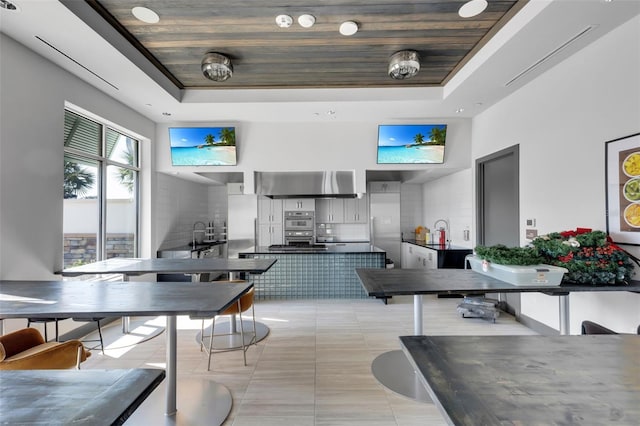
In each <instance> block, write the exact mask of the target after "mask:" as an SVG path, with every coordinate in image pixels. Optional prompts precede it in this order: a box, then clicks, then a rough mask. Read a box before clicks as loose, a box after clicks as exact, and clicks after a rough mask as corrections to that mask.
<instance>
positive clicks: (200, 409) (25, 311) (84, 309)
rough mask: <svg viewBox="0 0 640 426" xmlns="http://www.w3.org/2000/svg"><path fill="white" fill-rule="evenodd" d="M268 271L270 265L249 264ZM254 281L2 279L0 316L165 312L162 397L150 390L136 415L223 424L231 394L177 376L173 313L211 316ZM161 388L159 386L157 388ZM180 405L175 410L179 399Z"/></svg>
mask: <svg viewBox="0 0 640 426" xmlns="http://www.w3.org/2000/svg"><path fill="white" fill-rule="evenodd" d="M247 266H248V268H247V269H250V270H254V271H259V270H260V269H261V268H262V269H265V270H267V269H268V268H269V267H270V264H268V263H267V264H263V265H262V266H261V267H258V266H257V265H253V264H252V266H249V265H247ZM252 287H253V284H252V283H250V282H247V281H244V282H239V283H230V284H228V285H223V286H221V285H215V284H213V283H198V282H196V283H191V282H142V281H136V282H127V281H119V282H113V281H31V280H24V281H9V280H2V281H0V319H7V318H47V317H74V318H93V317H95V316H96V315H99V316H113V317H116V316H136V315H141V316H149V315H166V324H167V325H166V328H167V341H166V372H167V373H166V374H167V380H166V382H165V383H163V386H164V388H165V395H164V410H162V405H163V403H162V396H161V395H159V393H158V392H154V393H153V394H152V395H151V396H150V397H149V398H148V400H147V401H145V402H144V403H143V404H142V406H141V407H140V409H139V410H137V411H136V413H134V417H136V416H142V418H145V419H148V421H149V422H151V424H164V423H165V422H167V423H169V424H193V422H197V421H199V420H198V419H202V418H203V417H202V416H206V418H207V419H208V421H209V423H210V424H221V423H222V422H223V421H224V419H225V418H226V417H227V416H228V414H229V412H230V411H231V405H232V400H231V394H230V392H229V390H228V389H227V388H226V387H225V386H223V385H222V384H219V383H216V382H214V381H212V380H208V379H206V378H199V377H196V378H191V379H187V378H184V379H181V381H180V383H178V380H177V371H176V365H177V326H176V316H177V315H188V316H190V317H191V318H194V319H205V318H212V317H214V316H216V315H219V314H220V313H221V312H224V311H225V310H226V309H227V308H228V307H230V306H231V305H233V304H234V303H237V301H238V299H239V298H240V297H241V296H242V295H244V294H245V293H246V292H247V291H249V289H251V288H252ZM161 387H162V386H161ZM178 399H179V401H180V403H181V405H182V406H183V409H180V410H179V409H178V404H177V401H178Z"/></svg>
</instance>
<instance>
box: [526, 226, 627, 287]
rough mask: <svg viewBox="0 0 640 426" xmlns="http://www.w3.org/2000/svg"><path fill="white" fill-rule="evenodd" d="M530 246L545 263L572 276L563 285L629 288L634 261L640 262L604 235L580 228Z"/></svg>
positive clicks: (564, 278)
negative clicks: (601, 285) (619, 285)
mask: <svg viewBox="0 0 640 426" xmlns="http://www.w3.org/2000/svg"><path fill="white" fill-rule="evenodd" d="M531 246H532V247H533V248H534V249H535V250H536V251H537V254H538V255H539V256H541V257H542V258H543V259H544V263H547V264H550V265H555V266H561V267H563V268H566V269H567V270H568V271H569V272H568V273H567V274H565V275H564V277H563V282H570V283H579V284H612V285H615V284H628V283H629V280H630V279H631V276H632V275H633V273H634V271H633V268H634V267H633V262H632V260H633V261H635V262H636V263H637V262H638V259H636V258H635V257H633V256H631V255H630V254H629V253H627V252H626V251H624V250H623V249H621V248H620V247H618V246H617V245H615V244H614V243H613V242H612V241H611V238H610V237H609V236H608V235H607V234H606V233H605V232H602V231H592V230H591V229H589V228H577V229H576V230H575V231H573V230H571V231H564V232H553V233H550V234H548V235H543V236H540V237H537V238H535V239H534V240H533V241H532V243H531Z"/></svg>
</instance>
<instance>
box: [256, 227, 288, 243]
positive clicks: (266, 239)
mask: <svg viewBox="0 0 640 426" xmlns="http://www.w3.org/2000/svg"><path fill="white" fill-rule="evenodd" d="M283 242H284V237H283V233H282V224H268V223H267V224H265V223H261V224H259V225H258V245H260V246H270V245H272V244H283Z"/></svg>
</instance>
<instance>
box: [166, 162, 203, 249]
mask: <svg viewBox="0 0 640 426" xmlns="http://www.w3.org/2000/svg"><path fill="white" fill-rule="evenodd" d="M154 195H155V200H154V204H155V206H156V207H155V208H156V212H157V213H156V237H157V241H158V243H159V244H161V248H171V247H177V246H180V245H183V244H187V243H189V242H191V241H192V240H193V227H194V224H195V223H196V222H204V223H207V222H209V221H212V220H213V217H212V216H211V215H210V213H209V188H208V186H206V185H202V184H197V183H194V182H188V181H185V180H182V179H178V178H175V177H173V176H169V175H166V174H163V173H158V180H157V191H156V193H155V194H154ZM154 254H155V253H154Z"/></svg>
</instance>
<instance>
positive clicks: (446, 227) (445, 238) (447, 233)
mask: <svg viewBox="0 0 640 426" xmlns="http://www.w3.org/2000/svg"><path fill="white" fill-rule="evenodd" d="M440 222H444V226H445V228H444V229H445V231H444V232H445V234H444V243H445V244H446V243H447V241H448V240H447V238H448V237H449V222H447V221H446V220H445V219H438V220H436V223H434V224H433V228H434V229H438V223H440Z"/></svg>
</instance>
